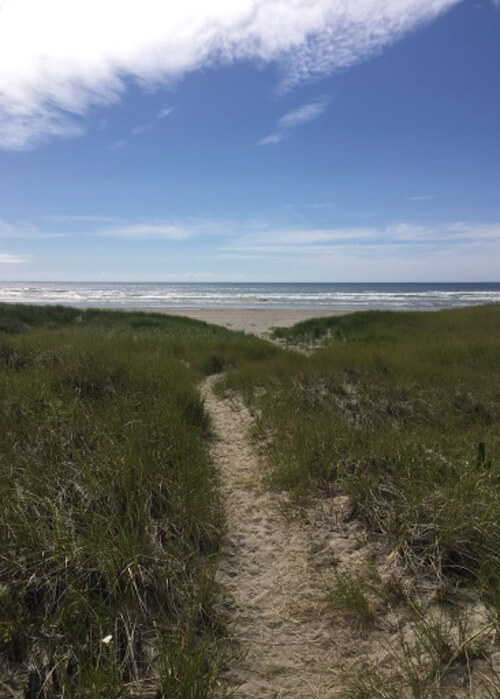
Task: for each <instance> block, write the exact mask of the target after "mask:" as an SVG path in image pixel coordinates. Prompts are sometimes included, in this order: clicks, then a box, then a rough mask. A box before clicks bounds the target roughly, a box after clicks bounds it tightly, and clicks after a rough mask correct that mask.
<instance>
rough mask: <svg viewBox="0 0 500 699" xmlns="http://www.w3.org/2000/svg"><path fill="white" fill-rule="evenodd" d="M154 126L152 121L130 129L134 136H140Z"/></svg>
mask: <svg viewBox="0 0 500 699" xmlns="http://www.w3.org/2000/svg"><path fill="white" fill-rule="evenodd" d="M152 128H153V123H152V122H151V121H150V122H148V123H147V124H139V126H134V128H133V129H132V130H131V131H130V133H131V134H132V136H140V135H141V134H143V133H146V131H151V129H152Z"/></svg>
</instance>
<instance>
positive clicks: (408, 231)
mask: <svg viewBox="0 0 500 699" xmlns="http://www.w3.org/2000/svg"><path fill="white" fill-rule="evenodd" d="M498 242H500V224H472V223H467V222H452V223H443V224H440V225H436V226H425V225H416V224H408V223H396V224H391V225H388V226H380V227H363V228H331V229H314V228H307V229H292V230H267V231H252V230H251V231H250V232H244V231H243V232H240V233H239V234H238V235H237V236H235V237H234V238H233V240H232V241H229V242H227V243H226V244H225V246H224V249H225V250H226V251H232V252H234V253H237V254H239V253H242V252H247V253H262V254H269V255H273V254H276V255H284V254H285V255H293V256H295V255H298V256H300V255H308V256H310V255H312V256H322V255H328V254H334V253H335V251H337V252H338V251H339V250H343V253H346V252H347V251H349V254H350V255H352V256H353V257H357V256H365V255H371V256H373V257H380V256H383V255H390V254H398V255H402V256H406V255H415V254H418V255H420V254H423V253H425V252H429V251H430V250H434V251H437V250H453V251H457V250H459V249H463V250H465V249H466V248H469V247H475V248H481V249H482V250H483V251H486V250H487V249H489V247H491V246H496V245H497V243H498Z"/></svg>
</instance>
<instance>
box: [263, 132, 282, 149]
mask: <svg viewBox="0 0 500 699" xmlns="http://www.w3.org/2000/svg"><path fill="white" fill-rule="evenodd" d="M285 136H286V133H285V131H275V132H274V133H271V134H269V136H264V138H261V139H260V141H257V145H258V146H274V145H276V143H280V141H282V140H283V139H284V138H285Z"/></svg>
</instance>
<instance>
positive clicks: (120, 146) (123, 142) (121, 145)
mask: <svg viewBox="0 0 500 699" xmlns="http://www.w3.org/2000/svg"><path fill="white" fill-rule="evenodd" d="M126 145H127V141H126V140H125V139H124V138H122V139H120V140H119V141H115V142H114V143H111V144H110V145H109V146H108V150H122V149H123V148H125V146H126Z"/></svg>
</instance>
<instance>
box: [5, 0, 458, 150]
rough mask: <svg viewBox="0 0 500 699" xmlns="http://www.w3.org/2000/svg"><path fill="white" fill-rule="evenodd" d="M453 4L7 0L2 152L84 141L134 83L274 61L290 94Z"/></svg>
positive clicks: (428, 0) (419, 0)
mask: <svg viewBox="0 0 500 699" xmlns="http://www.w3.org/2000/svg"><path fill="white" fill-rule="evenodd" d="M458 2H460V0H385V2H383V3H380V2H379V0H363V1H358V2H354V1H353V2H348V3H347V2H338V0H294V1H293V2H283V0H266V2H262V0H245V2H233V3H228V2H227V0H213V1H212V2H210V3H201V2H199V0H184V1H183V2H182V3H181V4H179V3H171V2H163V3H162V2H158V0H141V2H140V3H139V2H133V1H127V2H123V0H107V2H104V3H103V2H101V0H73V1H72V2H68V0H45V1H44V2H43V3H42V2H40V0H4V1H3V2H2V21H1V23H0V147H3V148H9V149H22V148H31V147H35V146H36V145H37V144H39V143H40V142H43V141H44V140H47V139H48V138H50V137H56V136H57V137H74V136H77V135H79V134H81V133H82V132H83V130H84V124H83V122H82V119H85V118H86V117H88V113H89V109H90V108H91V107H92V106H95V105H101V106H102V105H107V104H112V103H116V102H117V101H119V100H120V99H121V97H122V96H123V94H124V93H125V92H126V90H127V86H128V84H130V83H135V84H136V85H139V86H141V87H143V88H144V89H151V88H155V87H158V86H159V85H161V84H168V83H171V82H172V81H174V80H177V79H179V78H181V77H182V76H183V75H185V74H186V73H188V72H191V71H194V70H198V69H201V68H203V67H205V66H207V65H210V66H214V65H215V66H217V65H221V64H223V63H226V64H230V63H234V62H235V61H240V60H245V61H255V62H259V63H263V62H264V63H277V64H279V65H280V66H281V70H282V76H283V78H282V87H283V88H284V89H289V88H291V87H293V86H294V85H297V84H299V83H301V82H304V81H309V80H311V79H316V78H318V77H321V76H324V75H327V74H329V73H332V72H333V71H335V70H337V69H339V68H345V67H347V66H350V65H353V64H355V63H358V62H360V61H362V60H365V59H366V58H368V57H369V56H370V55H372V54H374V53H376V52H378V51H380V50H381V49H383V48H384V47H385V46H387V45H389V44H390V43H391V42H394V41H395V40H397V39H399V38H400V37H401V36H403V35H404V34H405V33H406V32H409V31H411V30H412V29H414V28H415V27H418V26H420V25H421V24H422V23H423V22H426V21H430V20H432V19H434V18H435V17H437V16H438V15H439V14H440V13H441V12H443V11H445V10H447V9H448V8H450V7H452V6H453V5H455V4H458ZM54 18H57V21H55V20H54ZM165 109H167V108H165ZM164 111H165V110H164ZM166 115H167V114H166V112H165V116H166Z"/></svg>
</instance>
